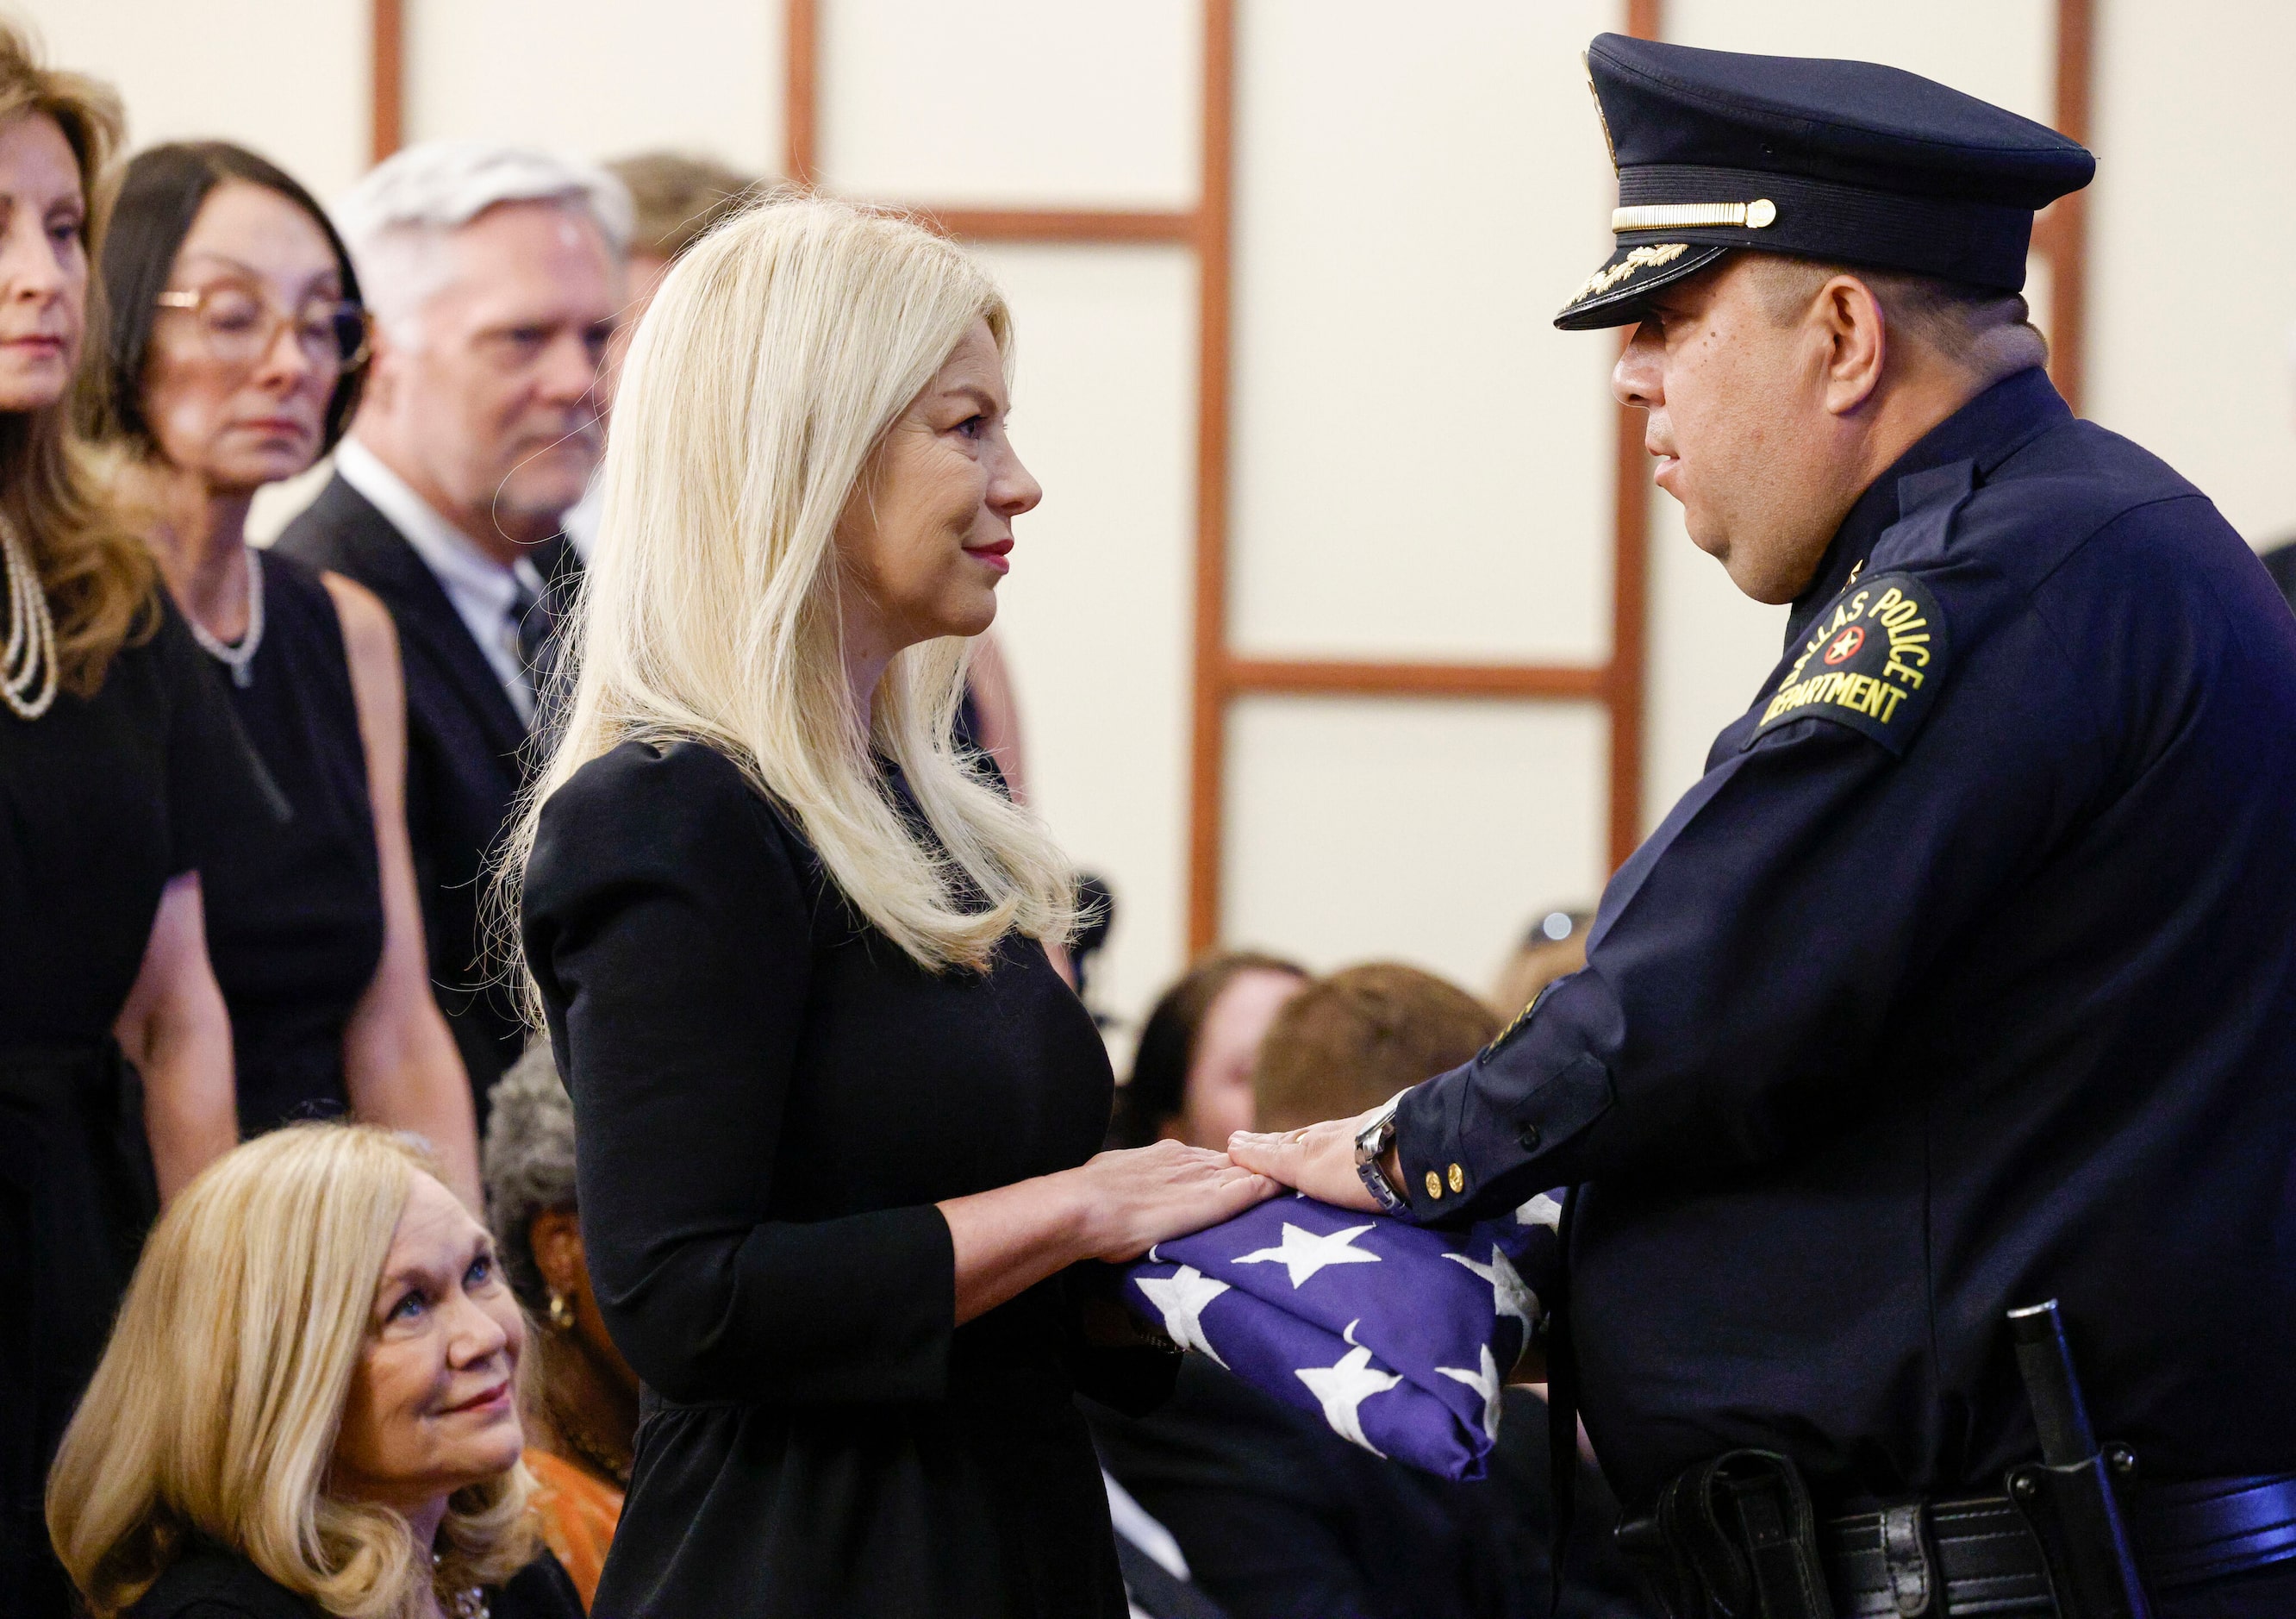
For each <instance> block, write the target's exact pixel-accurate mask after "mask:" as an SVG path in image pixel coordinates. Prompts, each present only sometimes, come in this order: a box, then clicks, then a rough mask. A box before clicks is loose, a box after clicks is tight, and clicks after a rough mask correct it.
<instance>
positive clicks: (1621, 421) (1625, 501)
mask: <svg viewBox="0 0 2296 1619" xmlns="http://www.w3.org/2000/svg"><path fill="white" fill-rule="evenodd" d="M1664 24H1665V16H1664V13H1663V12H1662V10H1661V0H1627V32H1628V33H1629V34H1631V35H1633V36H1634V37H1636V38H1637V39H1656V38H1658V37H1659V35H1660V30H1661V29H1662V28H1663V26H1664ZM1629 330H1631V328H1630V329H1629ZM1645 414H1646V413H1644V412H1643V411H1640V410H1636V409H1632V408H1630V407H1628V406H1624V405H1621V406H1620V407H1618V433H1619V437H1618V456H1617V459H1616V461H1615V462H1614V464H1613V465H1612V467H1611V661H1610V664H1609V666H1608V667H1607V668H1606V669H1605V670H1603V676H1604V687H1605V695H1606V696H1607V697H1608V699H1609V701H1610V707H1611V793H1610V800H1611V801H1610V816H1609V821H1610V855H1611V870H1613V871H1616V870H1617V869H1618V868H1619V867H1621V866H1623V865H1625V864H1626V860H1627V857H1628V855H1630V854H1632V853H1634V851H1635V849H1636V845H1637V844H1639V843H1640V842H1642V841H1643V741H1644V730H1645V724H1646V721H1645V709H1646V707H1647V703H1646V697H1647V687H1648V686H1649V683H1650V680H1649V661H1650V660H1649V647H1648V643H1649V638H1650V491H1651V482H1650V477H1651V467H1650V457H1649V456H1646V455H1645V454H1644V453H1643V427H1644V420H1645Z"/></svg>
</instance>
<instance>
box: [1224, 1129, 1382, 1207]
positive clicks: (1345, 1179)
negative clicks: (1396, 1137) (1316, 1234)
mask: <svg viewBox="0 0 2296 1619" xmlns="http://www.w3.org/2000/svg"><path fill="white" fill-rule="evenodd" d="M1389 1105H1390V1104H1388V1103H1385V1102H1382V1103H1381V1104H1380V1105H1378V1106H1377V1107H1374V1108H1372V1109H1370V1110H1369V1111H1367V1112H1365V1113H1364V1114H1360V1115H1358V1116H1357V1117H1356V1118H1353V1119H1332V1120H1327V1121H1326V1122H1324V1123H1322V1124H1310V1125H1308V1127H1307V1128H1306V1129H1305V1130H1286V1131H1284V1132H1283V1134H1282V1135H1280V1136H1268V1135H1261V1134H1259V1132H1258V1131H1256V1130H1238V1131H1236V1132H1235V1134H1234V1135H1233V1136H1230V1137H1229V1138H1228V1142H1227V1155H1228V1156H1229V1157H1230V1158H1233V1159H1234V1161H1235V1162H1236V1163H1239V1164H1241V1165H1242V1167H1244V1168H1245V1169H1248V1170H1256V1171H1259V1173H1260V1174H1263V1175H1265V1176H1267V1178H1268V1179H1271V1180H1280V1181H1282V1182H1283V1184H1284V1185H1285V1186H1288V1187H1291V1188H1293V1189H1294V1190H1295V1191H1301V1192H1305V1193H1307V1194H1308V1196H1310V1197H1313V1198H1315V1199H1316V1200H1317V1201H1318V1202H1321V1203H1328V1204H1336V1205H1337V1206H1338V1207H1340V1208H1342V1209H1365V1210H1369V1211H1372V1212H1377V1211H1378V1208H1379V1204H1378V1203H1377V1202H1376V1201H1375V1200H1374V1198H1373V1196H1372V1195H1371V1191H1370V1188H1367V1187H1365V1185H1364V1183H1363V1177H1362V1176H1361V1175H1359V1174H1357V1172H1356V1137H1357V1134H1358V1133H1359V1132H1360V1131H1361V1130H1363V1129H1364V1128H1365V1126H1366V1125H1368V1124H1370V1123H1371V1122H1372V1120H1373V1119H1374V1117H1375V1116H1377V1115H1378V1114H1382V1113H1384V1112H1385V1111H1386V1110H1387V1108H1388V1107H1389ZM1393 1150H1394V1149H1393V1148H1390V1149H1389V1152H1390V1155H1392V1153H1393ZM1384 1167H1385V1168H1387V1169H1388V1170H1389V1171H1390V1179H1389V1184H1390V1185H1392V1184H1394V1183H1395V1179H1396V1176H1395V1174H1394V1168H1395V1166H1394V1165H1393V1164H1392V1163H1389V1164H1386V1165H1385V1166H1384Z"/></svg>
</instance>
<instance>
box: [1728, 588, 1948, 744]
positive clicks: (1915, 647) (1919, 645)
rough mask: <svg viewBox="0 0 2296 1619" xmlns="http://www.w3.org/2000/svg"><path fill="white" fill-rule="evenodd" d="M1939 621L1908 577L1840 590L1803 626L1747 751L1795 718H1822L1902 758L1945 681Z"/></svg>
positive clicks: (1926, 595)
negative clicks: (1796, 650)
mask: <svg viewBox="0 0 2296 1619" xmlns="http://www.w3.org/2000/svg"><path fill="white" fill-rule="evenodd" d="M1945 672H1946V629H1945V614H1944V613H1943V612H1940V611H1939V608H1938V604H1937V597H1936V596H1932V595H1931V593H1930V589H1929V587H1928V586H1926V585H1924V584H1923V583H1922V582H1921V581H1920V580H1919V579H1915V578H1914V576H1913V575H1911V574H1909V573H1880V574H1876V575H1874V577H1873V578H1872V579H1865V580H1862V581H1859V582H1857V583H1855V584H1852V585H1850V586H1849V587H1848V588H1845V589H1844V590H1843V591H1842V593H1841V595H1840V596H1836V597H1835V598H1834V599H1833V604H1832V605H1831V606H1829V607H1827V608H1826V609H1825V610H1824V611H1823V612H1820V613H1819V614H1818V615H1817V616H1816V618H1815V619H1813V620H1810V627H1809V633H1808V635H1807V636H1806V637H1804V638H1803V641H1802V648H1801V653H1800V655H1799V656H1798V657H1796V658H1795V659H1794V662H1793V667H1792V669H1790V670H1787V671H1786V677H1785V678H1784V680H1782V681H1781V682H1779V684H1778V689H1777V691H1776V692H1775V694H1773V695H1772V696H1771V698H1770V700H1769V701H1768V702H1767V703H1765V704H1764V705H1763V707H1762V718H1761V720H1760V722H1759V724H1757V725H1756V726H1755V727H1754V730H1753V734H1752V735H1751V736H1748V737H1747V739H1746V744H1745V745H1746V746H1747V747H1752V746H1753V745H1754V744H1755V743H1757V742H1759V741H1760V740H1761V739H1762V738H1763V737H1764V736H1767V735H1768V734H1769V733H1770V732H1772V731H1774V730H1776V729H1777V728H1778V727H1780V726H1784V725H1791V724H1792V723H1793V722H1794V721H1795V720H1797V719H1828V720H1832V721H1833V723H1834V724H1836V725H1842V726H1848V727H1849V728H1850V729H1851V730H1853V731H1863V732H1864V733H1865V734H1866V736H1871V737H1872V738H1873V739H1874V741H1876V742H1878V743H1880V744H1882V746H1883V747H1885V748H1887V749H1889V750H1890V752H1892V753H1898V754H1903V753H1904V752H1905V751H1906V747H1907V744H1909V743H1911V742H1912V740H1913V736H1914V733H1915V731H1916V730H1918V729H1920V727H1921V723H1922V719H1923V716H1925V715H1926V714H1927V713H1928V712H1929V711H1930V705H1931V703H1933V702H1934V701H1936V698H1937V690H1938V686H1939V684H1941V683H1942V682H1943V680H1944V679H1945Z"/></svg>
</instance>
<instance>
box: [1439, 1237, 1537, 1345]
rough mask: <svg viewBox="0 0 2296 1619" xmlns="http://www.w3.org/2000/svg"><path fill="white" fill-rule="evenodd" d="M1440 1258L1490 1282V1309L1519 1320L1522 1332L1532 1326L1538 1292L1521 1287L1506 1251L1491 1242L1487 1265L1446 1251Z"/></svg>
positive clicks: (1519, 1278)
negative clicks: (1489, 1258)
mask: <svg viewBox="0 0 2296 1619" xmlns="http://www.w3.org/2000/svg"><path fill="white" fill-rule="evenodd" d="M1443 1257H1444V1258H1445V1259H1447V1260H1449V1261H1450V1262H1452V1263H1453V1264H1455V1265H1464V1266H1465V1267H1466V1268H1467V1269H1468V1270H1472V1271H1473V1272H1474V1273H1475V1274H1476V1275H1477V1276H1480V1277H1481V1278H1483V1280H1485V1281H1487V1282H1488V1283H1489V1284H1490V1285H1491V1308H1492V1309H1493V1310H1494V1311H1497V1313H1498V1314H1500V1315H1503V1316H1513V1318H1514V1319H1516V1320H1518V1321H1521V1323H1522V1329H1523V1331H1524V1332H1526V1333H1529V1332H1530V1331H1532V1330H1533V1329H1534V1327H1535V1326H1536V1323H1535V1322H1534V1321H1533V1320H1532V1319H1531V1318H1532V1316H1533V1314H1534V1313H1535V1312H1536V1311H1538V1294H1535V1293H1533V1292H1532V1291H1531V1290H1530V1289H1529V1288H1528V1287H1526V1286H1523V1281H1522V1278H1521V1276H1520V1275H1518V1274H1517V1273H1516V1271H1515V1268H1514V1266H1513V1264H1511V1263H1509V1262H1508V1260H1507V1256H1506V1250H1505V1249H1504V1248H1502V1247H1500V1246H1499V1245H1497V1243H1493V1244H1492V1245H1491V1262H1490V1263H1489V1264H1488V1265H1479V1264H1477V1263H1475V1262H1474V1261H1473V1260H1471V1259H1469V1258H1468V1257H1467V1256H1466V1255H1465V1254H1464V1253H1446V1254H1445V1255H1444V1256H1443Z"/></svg>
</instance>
